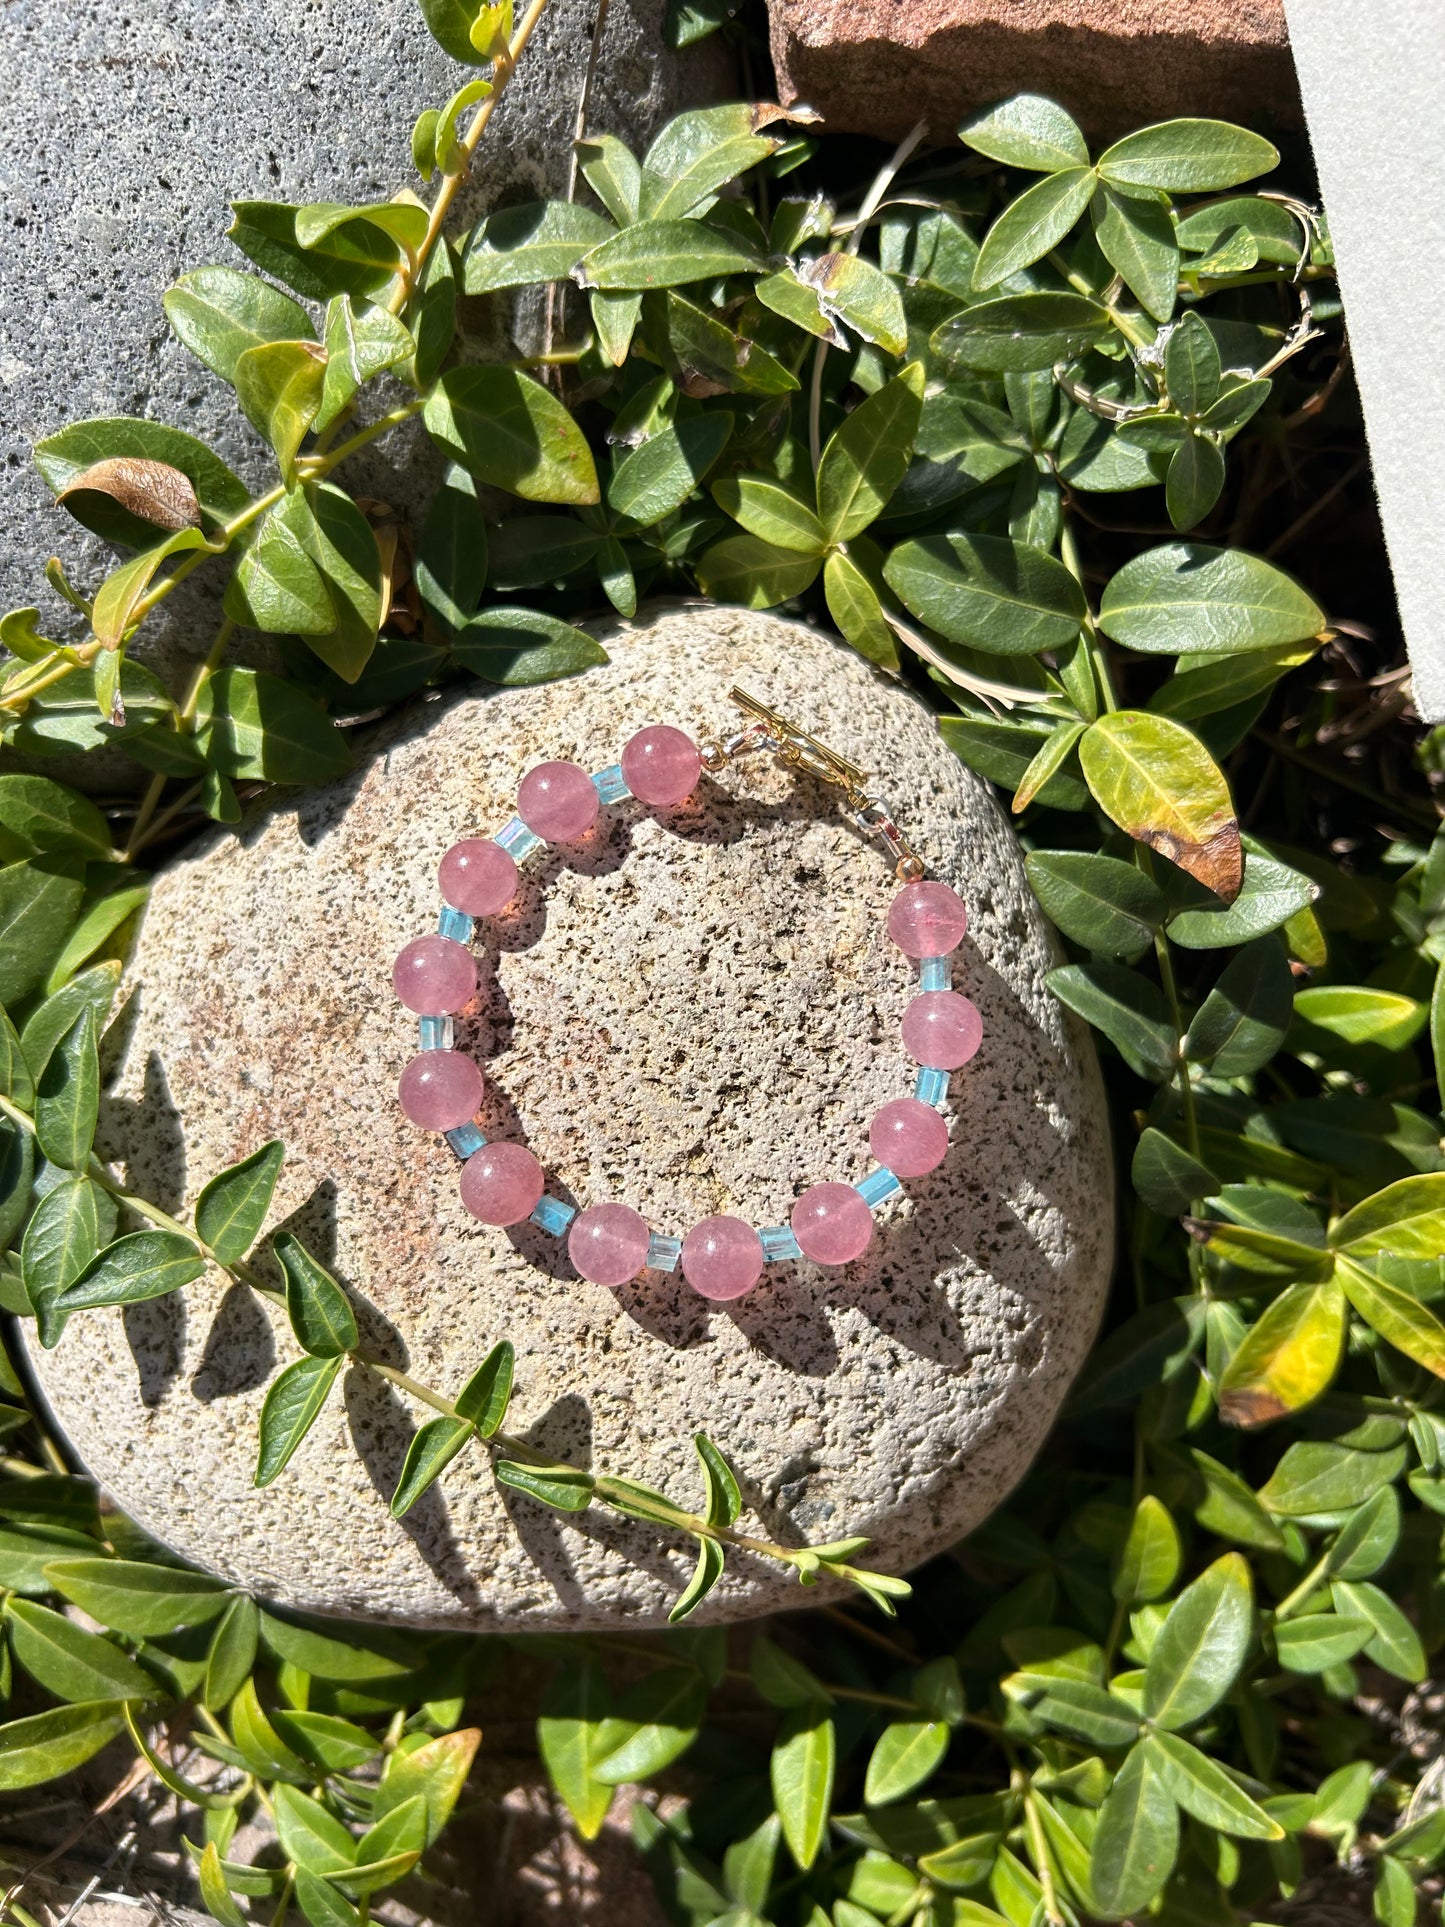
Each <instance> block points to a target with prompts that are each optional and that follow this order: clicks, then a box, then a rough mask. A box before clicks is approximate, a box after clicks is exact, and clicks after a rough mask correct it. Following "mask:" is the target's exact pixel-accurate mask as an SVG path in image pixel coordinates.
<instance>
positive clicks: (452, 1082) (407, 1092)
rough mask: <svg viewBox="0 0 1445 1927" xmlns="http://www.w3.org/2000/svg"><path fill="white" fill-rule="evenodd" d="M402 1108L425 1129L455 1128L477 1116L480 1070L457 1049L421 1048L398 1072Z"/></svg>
mask: <svg viewBox="0 0 1445 1927" xmlns="http://www.w3.org/2000/svg"><path fill="white" fill-rule="evenodd" d="M397 1096H398V1097H399V1098H400V1099H401V1108H402V1109H403V1110H404V1111H405V1112H406V1114H407V1116H408V1117H409V1118H410V1119H411V1121H412V1123H413V1124H420V1125H421V1126H422V1128H423V1129H424V1130H427V1131H454V1130H455V1129H456V1128H457V1126H458V1125H459V1124H465V1123H466V1121H467V1119H468V1118H469V1117H474V1116H475V1115H476V1109H477V1106H478V1105H479V1104H480V1103H481V1101H482V1073H481V1072H480V1071H479V1070H478V1069H477V1067H476V1065H475V1064H474V1063H473V1062H472V1060H471V1058H470V1057H464V1056H463V1055H462V1053H461V1052H460V1051H459V1050H424V1051H422V1052H421V1053H420V1054H419V1055H418V1056H416V1057H413V1058H412V1060H411V1062H410V1063H409V1064H408V1065H407V1067H406V1069H405V1070H404V1071H403V1072H402V1074H401V1083H400V1085H399V1086H398V1088H397Z"/></svg>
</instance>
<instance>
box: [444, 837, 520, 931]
mask: <svg viewBox="0 0 1445 1927" xmlns="http://www.w3.org/2000/svg"><path fill="white" fill-rule="evenodd" d="M437 878H438V880H439V881H440V883H441V886H442V895H443V896H444V897H445V898H446V900H447V902H448V903H449V904H451V905H452V907H453V908H454V909H456V910H465V911H466V913H467V915H468V916H469V917H494V916H495V915H496V914H497V912H498V911H499V910H505V909H506V907H507V905H508V904H509V903H510V902H511V901H512V898H513V897H514V896H515V895H516V894H517V866H516V864H515V863H514V862H513V861H512V858H511V855H510V854H509V852H508V851H506V850H504V849H503V848H502V846H501V844H500V843H493V842H492V840H491V838H490V837H485V836H469V837H467V838H466V840H465V841H464V842H462V843H453V845H452V847H451V848H450V849H449V850H448V851H447V853H446V855H445V856H444V857H443V858H442V860H441V863H440V865H439V866H438V868H437Z"/></svg>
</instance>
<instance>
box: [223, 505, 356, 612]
mask: <svg viewBox="0 0 1445 1927" xmlns="http://www.w3.org/2000/svg"><path fill="white" fill-rule="evenodd" d="M302 508H303V514H304V513H308V512H309V511H307V510H306V508H305V503H304V500H303V504H302ZM225 610H226V614H227V615H228V616H229V617H230V618H231V620H232V622H235V623H238V624H239V625H240V626H241V627H242V628H243V629H261V630H264V631H266V632H267V633H269V634H273V635H295V636H324V635H328V634H329V633H330V632H331V631H332V630H333V629H334V628H335V627H336V606H335V604H334V603H333V602H332V600H331V595H330V591H329V590H328V589H327V586H326V583H325V580H324V579H323V577H322V574H321V571H320V569H318V568H317V566H316V564H315V562H314V561H313V560H312V559H311V556H310V555H309V554H308V553H307V550H306V546H305V544H304V543H303V542H302V541H301V538H300V536H299V535H298V534H297V533H296V531H295V529H294V528H293V526H292V521H291V519H290V518H288V517H287V516H286V515H285V514H283V513H282V512H281V505H278V506H277V508H274V509H272V510H271V511H270V512H269V514H267V515H266V516H265V518H264V519H263V521H262V522H261V525H260V527H259V528H258V529H257V531H256V538H255V540H254V541H253V542H252V543H251V544H250V546H249V547H248V548H247V549H245V550H244V551H243V553H242V555H241V559H240V561H239V562H238V563H237V565H236V573H235V574H234V575H233V576H232V577H231V580H230V582H229V583H228V584H227V585H226V597H225Z"/></svg>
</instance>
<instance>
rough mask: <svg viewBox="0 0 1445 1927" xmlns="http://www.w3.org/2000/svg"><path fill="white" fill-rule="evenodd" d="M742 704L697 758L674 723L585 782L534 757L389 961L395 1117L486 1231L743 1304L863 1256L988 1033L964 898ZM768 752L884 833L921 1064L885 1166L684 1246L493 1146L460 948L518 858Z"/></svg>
mask: <svg viewBox="0 0 1445 1927" xmlns="http://www.w3.org/2000/svg"><path fill="white" fill-rule="evenodd" d="M732 698H733V700H734V702H736V703H737V704H738V706H739V707H740V708H741V709H743V710H744V711H745V712H746V714H747V715H748V716H749V718H750V721H749V722H748V723H747V724H746V725H745V726H744V727H743V728H742V729H741V730H740V731H739V732H738V733H737V734H736V735H734V736H732V737H730V738H728V740H727V741H725V742H719V743H713V744H711V745H709V746H707V747H706V748H699V746H698V745H697V744H696V743H695V742H693V740H692V739H691V738H690V737H689V736H687V735H685V734H684V733H683V731H682V730H680V729H674V728H672V727H671V726H670V725H669V724H666V723H662V724H654V725H652V726H650V727H648V728H646V729H640V730H638V731H637V733H636V735H634V736H632V737H631V738H629V740H628V742H627V744H626V746H625V747H624V749H623V751H622V760H621V761H620V762H619V763H614V764H612V765H611V766H610V767H609V768H607V769H603V770H599V771H598V772H597V774H596V775H595V776H589V775H588V773H587V771H586V770H584V769H583V768H582V767H581V766H580V765H579V764H577V763H566V762H549V763H539V764H538V765H537V766H536V768H535V769H531V770H529V771H528V772H527V774H526V775H525V776H524V777H523V778H522V781H521V783H520V785H519V786H518V791H517V814H516V815H515V816H514V817H513V818H512V819H511V821H510V822H509V823H507V824H506V825H504V827H503V828H502V829H500V830H499V831H498V832H497V834H496V836H495V837H491V838H484V837H468V838H466V839H465V840H464V841H462V842H460V843H455V844H453V846H452V847H451V849H449V850H448V851H447V853H446V855H445V856H444V857H443V858H442V860H441V864H440V867H439V871H438V876H439V880H440V883H441V890H442V898H443V907H442V911H441V916H440V919H439V921H438V924H437V930H436V934H435V935H433V936H426V937H418V938H417V939H416V940H415V941H414V942H413V943H409V944H408V945H407V946H406V948H405V949H404V950H403V951H402V952H401V954H400V955H399V956H398V958H397V960H396V964H395V967H394V968H393V971H392V982H393V984H394V985H395V988H396V994H397V996H398V997H399V998H400V999H401V1001H402V1003H403V1004H404V1005H405V1006H406V1007H407V1009H408V1010H411V1011H414V1012H415V1013H416V1014H417V1015H418V1017H419V1019H420V1029H421V1049H420V1051H419V1052H418V1054H417V1055H416V1056H415V1057H413V1058H412V1060H411V1062H410V1063H409V1064H408V1065H407V1067H406V1069H405V1070H404V1071H403V1072H402V1074H401V1085H400V1093H399V1095H400V1099H401V1106H402V1109H403V1110H404V1111H405V1112H406V1115H407V1116H408V1117H409V1118H410V1119H411V1120H412V1122H413V1123H414V1124H418V1125H421V1126H423V1127H424V1128H425V1129H427V1130H432V1131H440V1132H442V1133H443V1134H444V1135H445V1137H446V1139H447V1142H448V1143H449V1144H450V1145H451V1147H452V1149H453V1150H454V1151H455V1152H456V1154H457V1156H458V1157H459V1158H461V1159H462V1161H463V1162H462V1174H461V1196H462V1202H463V1204H464V1205H465V1206H466V1208H467V1210H468V1211H470V1212H471V1213H472V1215H473V1216H474V1217H476V1218H479V1219H481V1221H482V1222H483V1223H484V1224H491V1225H514V1224H520V1223H522V1222H523V1221H524V1220H526V1221H530V1222H531V1223H532V1224H535V1225H538V1226H540V1228H541V1229H542V1230H543V1231H545V1232H547V1233H549V1234H550V1235H551V1236H553V1237H556V1238H562V1237H565V1238H566V1240H567V1252H568V1256H569V1257H570V1258H571V1260H572V1263H573V1264H574V1265H575V1267H576V1268H577V1270H578V1272H580V1274H581V1275H582V1277H584V1278H587V1279H590V1280H591V1282H592V1283H594V1284H598V1285H608V1286H613V1287H616V1286H618V1285H624V1284H626V1283H627V1282H628V1281H629V1280H630V1279H632V1278H635V1277H637V1276H638V1274H639V1273H640V1272H642V1271H644V1270H653V1271H662V1272H671V1271H675V1270H677V1268H678V1266H679V1264H681V1267H682V1274H683V1276H684V1278H686V1280H687V1282H688V1283H689V1284H690V1285H691V1286H692V1287H693V1289H694V1290H695V1291H697V1292H699V1293H700V1294H701V1295H702V1296H703V1297H704V1298H711V1299H715V1300H725V1299H732V1298H741V1297H742V1295H743V1294H744V1293H745V1292H747V1291H750V1290H751V1289H752V1287H753V1286H754V1285H755V1284H756V1283H757V1282H758V1279H759V1278H760V1277H761V1276H762V1273H763V1268H764V1266H765V1265H768V1264H780V1263H786V1262H787V1261H788V1260H790V1259H797V1258H807V1259H811V1260H812V1261H813V1262H814V1263H816V1264H822V1265H844V1264H848V1263H849V1262H850V1261H851V1260H852V1259H854V1258H857V1257H859V1256H860V1255H861V1253H862V1252H863V1251H864V1250H865V1249H866V1248H867V1246H868V1244H869V1242H870V1241H871V1239H872V1236H873V1215H874V1213H875V1211H877V1209H878V1208H879V1206H880V1205H882V1204H884V1203H885V1202H886V1201H887V1200H888V1199H889V1198H892V1197H895V1196H897V1195H898V1194H899V1192H901V1190H902V1188H903V1187H902V1184H901V1183H900V1180H901V1179H903V1178H913V1177H921V1176H922V1175H923V1174H924V1173H925V1172H928V1171H932V1170H933V1169H935V1168H936V1166H938V1165H939V1164H941V1163H942V1161H943V1158H944V1156H945V1154H946V1152H947V1150H948V1126H947V1124H946V1122H945V1121H944V1119H943V1117H942V1116H941V1115H940V1114H939V1109H938V1107H939V1105H940V1104H941V1103H942V1101H943V1099H944V1098H945V1096H946V1095H947V1092H948V1080H949V1073H950V1072H951V1071H954V1070H957V1069H958V1068H959V1066H960V1065H962V1064H966V1063H967V1062H968V1060H969V1059H970V1058H971V1057H972V1056H973V1055H974V1053H975V1052H976V1051H977V1049H978V1047H979V1044H980V1042H981V1040H982V1036H983V1027H982V1024H981V1023H980V1020H979V1015H978V1012H977V1010H976V1009H975V1008H974V1006H973V1004H972V1003H971V1002H970V1001H969V999H968V998H967V997H963V996H960V995H959V993H958V992H957V991H955V990H953V989H952V988H951V975H952V972H951V966H950V963H949V956H950V953H951V952H952V951H953V950H955V949H956V948H957V947H958V944H959V943H960V941H961V940H962V938H963V934H964V930H965V928H966V925H967V918H966V915H965V911H964V905H963V901H962V899H961V898H960V897H959V896H958V895H957V893H956V892H955V891H953V890H951V889H950V888H949V886H948V885H947V884H946V883H937V882H929V881H927V880H925V878H924V874H923V865H922V863H921V861H920V860H919V858H918V856H917V855H916V854H915V852H914V851H913V850H912V849H910V848H909V846H908V844H907V843H906V842H905V840H904V838H903V836H902V834H901V833H900V831H899V830H898V828H897V826H896V825H895V824H894V822H893V820H892V818H891V817H890V816H889V814H888V812H887V810H886V809H884V808H883V806H882V805H881V804H880V803H879V802H877V801H876V800H875V799H874V798H872V797H870V796H869V795H868V793H867V790H866V788H865V786H864V785H865V778H864V773H863V772H862V771H861V770H860V769H858V768H857V767H856V766H855V765H854V764H852V763H850V762H848V761H847V760H846V759H845V758H844V757H842V756H839V755H838V754H837V752H836V751H834V750H831V749H829V748H828V747H827V745H826V744H824V743H821V742H819V741H818V739H817V738H816V737H814V736H810V735H809V734H808V733H807V732H806V731H805V730H801V729H798V728H797V727H796V726H795V725H794V724H792V723H790V722H788V721H787V719H786V718H785V717H782V716H779V715H778V714H777V712H776V711H774V710H772V709H769V708H768V707H767V706H766V705H765V704H763V703H760V702H758V701H757V699H756V698H755V697H752V696H749V695H747V694H746V693H745V692H744V691H742V690H738V689H735V690H733V691H732ZM753 750H767V751H770V752H771V753H772V754H773V755H775V756H777V757H778V758H780V760H781V761H783V762H784V763H786V764H788V765H790V766H791V767H793V768H795V769H801V770H804V771H806V772H808V773H810V774H811V775H813V776H815V777H819V778H821V779H822V780H823V781H824V782H826V783H829V784H832V785H834V786H836V787H838V788H840V789H842V790H843V792H844V800H845V804H846V806H847V807H848V809H849V811H850V812H851V815H852V818H853V820H854V822H855V823H856V824H857V825H858V827H859V828H860V829H862V830H864V831H865V832H866V833H868V834H869V835H873V836H877V837H878V838H879V840H880V841H881V842H882V844H883V845H884V847H885V849H886V850H887V851H888V853H889V855H890V856H892V857H893V858H894V860H895V873H896V875H897V877H898V879H899V881H900V882H901V883H902V885H903V887H902V888H901V889H900V890H899V892H898V894H897V896H895V897H894V899H893V902H892V904H891V905H890V906H889V910H888V934H889V936H890V937H891V938H892V940H893V942H894V943H895V944H896V945H897V946H898V948H899V949H900V950H901V951H903V953H904V954H905V955H906V956H908V957H911V958H914V959H915V960H916V961H917V963H918V985H919V988H918V994H917V996H915V997H914V998H913V1000H912V1002H911V1003H910V1004H909V1005H908V1008H907V1010H906V1011H905V1012H904V1015H903V1046H904V1049H905V1050H906V1051H907V1053H908V1055H909V1056H910V1057H911V1058H913V1059H914V1061H915V1062H916V1063H917V1064H918V1065H919V1066H920V1068H919V1070H918V1073H917V1078H916V1081H915V1084H914V1089H913V1095H912V1096H911V1097H897V1098H894V1099H893V1100H892V1101H891V1102H890V1103H887V1104H884V1105H883V1106H882V1107H881V1108H880V1109H879V1110H878V1111H877V1112H875V1114H874V1116H873V1119H872V1123H871V1125H870V1128H869V1133H868V1142H869V1145H870V1147H871V1149H872V1152H873V1155H874V1157H875V1158H876V1159H877V1161H878V1162H877V1164H876V1166H875V1168H874V1169H873V1170H872V1171H870V1172H869V1173H868V1175H867V1176H866V1177H864V1178H863V1179H861V1180H860V1182H859V1183H857V1184H856V1185H855V1184H841V1183H822V1184H814V1185H812V1186H810V1187H809V1188H808V1189H807V1190H806V1191H804V1192H803V1194H802V1196H801V1197H800V1198H799V1199H798V1200H797V1202H796V1203H795V1204H794V1206H793V1209H792V1213H791V1217H790V1220H789V1222H788V1223H787V1224H785V1225H767V1226H765V1227H764V1228H763V1229H762V1230H760V1231H759V1230H755V1229H754V1228H753V1227H752V1225H750V1224H748V1223H747V1222H746V1221H745V1220H744V1219H742V1218H737V1217H732V1216H717V1217H711V1218H704V1219H703V1220H702V1221H701V1223H700V1224H696V1225H694V1226H693V1228H692V1229H691V1231H689V1232H688V1233H687V1235H686V1237H684V1238H676V1237H672V1236H667V1235H663V1234H661V1233H658V1232H655V1231H652V1230H651V1229H650V1228H649V1226H648V1224H647V1221H646V1220H645V1219H644V1218H643V1217H642V1215H641V1213H640V1212H637V1211H635V1210H634V1209H633V1208H632V1206H631V1205H628V1204H620V1203H601V1204H592V1205H588V1206H586V1207H585V1209H583V1210H580V1211H579V1210H576V1209H575V1208H574V1207H573V1206H572V1205H570V1204H568V1203H566V1202H565V1201H564V1200H563V1199H561V1198H556V1197H552V1196H550V1195H548V1193H547V1192H546V1190H545V1178H544V1175H543V1171H542V1166H541V1165H540V1164H539V1163H538V1161H537V1159H536V1158H535V1157H534V1156H533V1154H532V1152H531V1151H529V1150H528V1149H527V1147H526V1146H525V1145H524V1144H518V1143H515V1142H512V1141H510V1140H493V1141H489V1140H488V1139H487V1138H485V1137H484V1136H483V1134H482V1132H481V1131H480V1130H479V1129H478V1128H477V1125H476V1121H475V1117H476V1112H477V1109H478V1106H479V1105H480V1103H481V1099H482V1073H481V1071H480V1070H479V1069H478V1068H477V1065H476V1063H475V1062H474V1061H473V1059H472V1058H471V1057H470V1056H468V1055H467V1054H466V1053H464V1052H462V1051H459V1050H456V1049H454V1048H453V1026H452V1013H454V1012H456V1011H460V1010H462V1009H464V1008H465V1007H466V1006H467V1005H468V1004H469V1003H470V1002H471V1001H472V999H473V998H474V997H475V995H476V992H477V982H478V978H477V965H476V960H475V958H474V957H473V955H472V953H471V951H470V950H469V949H468V947H467V946H468V944H469V942H470V941H471V938H472V935H473V932H474V930H475V927H476V919H478V918H483V917H495V916H497V915H499V914H500V913H502V912H503V911H505V910H506V908H507V906H508V905H509V904H510V903H511V901H512V898H513V897H514V895H515V894H516V891H517V887H518V882H519V874H518V865H519V864H520V863H522V862H524V861H525V860H526V858H527V857H528V856H529V855H530V854H531V853H532V852H533V851H534V850H537V849H540V848H541V847H542V846H543V845H544V844H548V843H561V844H567V843H576V842H579V841H580V840H581V839H582V838H583V837H585V836H587V835H588V833H589V832H590V831H591V829H592V827H593V825H594V824H595V822H596V820H597V816H598V813H599V811H600V809H601V808H602V806H603V805H604V804H605V805H607V806H609V807H610V806H613V805H616V804H619V803H622V802H624V801H626V800H627V799H628V798H635V799H636V801H637V802H639V803H642V804H644V805H646V806H647V807H649V808H652V809H661V810H666V809H670V808H672V807H674V806H675V805H677V804H679V803H681V802H683V801H684V800H685V799H686V798H687V797H688V796H690V795H691V794H692V792H693V790H694V789H695V788H696V787H697V784H698V782H699V780H700V778H701V776H702V773H703V771H704V770H708V771H716V770H721V769H723V768H725V767H726V766H727V764H728V763H730V762H731V761H733V759H734V758H736V757H739V756H742V755H745V754H747V753H748V752H750V751H753Z"/></svg>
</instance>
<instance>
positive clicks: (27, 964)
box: [0, 855, 85, 1009]
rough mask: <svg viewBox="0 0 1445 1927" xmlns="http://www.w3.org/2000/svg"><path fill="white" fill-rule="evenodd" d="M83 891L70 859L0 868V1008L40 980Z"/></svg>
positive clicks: (25, 861) (37, 860) (40, 860)
mask: <svg viewBox="0 0 1445 1927" xmlns="http://www.w3.org/2000/svg"><path fill="white" fill-rule="evenodd" d="M84 888H85V886H84V882H83V873H82V870H81V866H80V864H79V862H78V861H77V860H76V859H75V858H74V857H70V856H51V855H45V856H38V857H26V858H23V859H22V860H21V861H20V862H18V863H7V864H6V865H5V866H4V868H3V869H0V1004H5V1005H6V1006H7V1007H9V1008H11V1009H13V1008H14V1007H15V1005H16V1004H18V1003H19V1002H20V1000H21V998H22V997H24V996H25V995H26V993H27V992H28V991H31V990H33V989H34V988H35V986H36V985H37V984H38V983H39V982H40V981H41V979H42V978H43V977H44V976H45V974H46V972H47V970H48V969H49V968H50V963H51V960H52V958H53V957H54V956H55V955H56V953H57V952H58V951H59V949H60V947H61V945H62V944H63V943H64V942H65V939H66V936H67V934H68V933H69V931H70V927H71V925H72V924H73V923H74V921H75V915H76V912H77V911H78V910H79V908H80V901H81V897H82V896H83V894H84Z"/></svg>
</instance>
